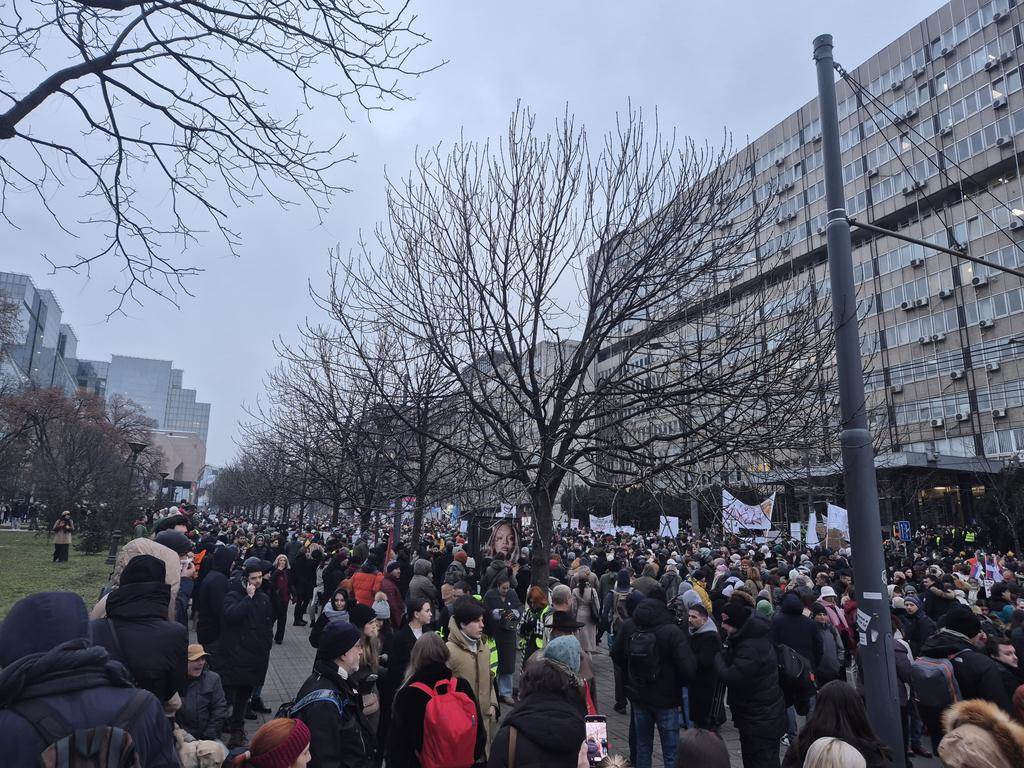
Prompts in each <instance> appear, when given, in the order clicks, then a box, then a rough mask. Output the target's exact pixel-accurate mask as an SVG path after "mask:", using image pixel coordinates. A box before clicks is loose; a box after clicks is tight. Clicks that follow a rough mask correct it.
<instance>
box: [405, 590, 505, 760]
mask: <svg viewBox="0 0 1024 768" xmlns="http://www.w3.org/2000/svg"><path fill="white" fill-rule="evenodd" d="M424 605H426V603H424ZM404 630H405V627H403V628H402V629H401V630H399V631H398V633H396V635H395V636H396V637H397V636H398V635H401V634H402V632H403V631H404ZM450 659H451V652H450V651H449V650H448V646H446V645H445V643H444V641H443V640H442V639H441V638H440V637H438V636H437V635H436V634H434V633H433V632H424V633H423V634H421V635H420V637H419V639H417V640H416V642H415V644H414V645H413V647H412V653H411V655H410V657H409V664H408V671H407V674H406V675H405V676H404V679H403V682H402V686H401V688H400V689H399V690H398V692H397V693H396V694H395V696H394V707H393V709H392V714H391V727H392V728H393V732H394V733H395V734H396V736H397V735H398V734H400V735H401V737H400V738H397V737H396V738H392V739H388V740H387V742H386V743H387V745H388V746H387V766H388V768H420V760H419V754H420V751H421V750H422V749H423V731H424V728H423V726H424V718H425V717H426V711H427V704H428V703H429V702H430V697H429V696H428V695H427V694H426V693H424V692H423V691H422V690H421V689H420V688H418V687H416V686H417V685H418V684H422V685H425V686H427V687H428V688H431V689H433V688H434V686H435V685H437V683H439V682H440V681H442V680H449V681H450V680H453V679H454V680H455V690H456V691H458V692H459V693H464V694H466V696H468V697H469V698H470V699H472V700H473V703H474V704H475V705H476V723H477V728H476V736H475V739H476V740H475V744H474V746H473V755H474V757H475V759H476V761H477V762H481V761H482V760H483V759H484V754H485V749H486V747H487V732H486V730H485V729H484V727H483V722H484V721H483V719H482V717H481V715H480V704H479V703H478V702H477V700H476V696H475V695H474V694H473V687H472V686H471V685H470V684H469V682H468V681H467V680H465V679H463V678H461V677H456V676H455V675H454V674H453V673H452V670H451V667H449V666H448V662H449V660H450ZM442 690H443V689H442Z"/></svg>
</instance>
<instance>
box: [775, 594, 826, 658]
mask: <svg viewBox="0 0 1024 768" xmlns="http://www.w3.org/2000/svg"><path fill="white" fill-rule="evenodd" d="M770 637H771V641H772V643H773V644H774V645H780V644H782V645H788V646H789V647H790V648H792V649H793V650H794V651H796V652H797V653H799V654H800V655H801V656H803V657H804V658H805V659H807V661H809V662H810V663H811V669H817V668H818V665H819V664H820V663H821V651H822V648H821V633H820V632H819V631H818V629H817V627H815V625H814V621H813V620H812V619H809V618H807V617H806V616H804V604H803V601H802V600H801V599H800V595H798V594H797V593H796V592H787V593H786V594H785V595H783V597H782V604H781V605H780V606H779V610H778V611H777V612H776V613H775V616H774V617H773V618H772V623H771V633H770Z"/></svg>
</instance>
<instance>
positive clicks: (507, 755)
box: [487, 656, 587, 768]
mask: <svg viewBox="0 0 1024 768" xmlns="http://www.w3.org/2000/svg"><path fill="white" fill-rule="evenodd" d="M519 691H520V703H519V706H517V707H516V708H515V709H514V710H512V712H511V713H509V715H508V716H507V717H506V718H505V720H504V722H503V723H502V725H501V729H500V730H499V731H498V733H497V735H496V736H495V737H494V743H493V744H492V745H491V754H490V759H489V760H488V761H487V768H509V767H510V766H512V765H513V764H514V765H515V766H516V768H576V767H577V766H578V765H580V763H581V752H583V758H582V763H583V764H584V765H585V764H586V754H585V750H586V741H585V740H586V737H587V728H586V721H585V717H586V706H585V704H584V703H583V695H582V692H581V688H580V680H579V678H578V677H577V676H575V675H573V674H572V672H571V670H569V669H568V668H567V667H566V666H565V665H563V664H559V663H558V662H555V661H552V660H551V659H546V658H543V657H541V656H535V657H534V658H533V659H531V660H530V662H529V663H528V664H527V665H526V668H525V669H524V670H523V676H522V679H521V680H520V682H519ZM513 729H515V743H514V744H513V742H512V730H513Z"/></svg>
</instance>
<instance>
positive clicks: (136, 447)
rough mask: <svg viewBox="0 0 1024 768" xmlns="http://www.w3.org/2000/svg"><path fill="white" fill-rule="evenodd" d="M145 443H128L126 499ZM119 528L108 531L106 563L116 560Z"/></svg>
mask: <svg viewBox="0 0 1024 768" xmlns="http://www.w3.org/2000/svg"><path fill="white" fill-rule="evenodd" d="M148 447H149V446H148V444H146V443H128V450H130V451H131V453H130V454H129V456H128V501H129V502H130V501H131V498H132V483H133V482H134V481H135V466H136V464H137V463H138V461H139V455H140V454H141V453H142V452H143V451H144V450H146V448H148ZM121 535H122V534H121V529H120V528H115V529H114V530H113V531H111V532H110V551H108V552H107V559H106V564H107V565H114V563H116V562H117V548H118V546H119V545H120V544H121Z"/></svg>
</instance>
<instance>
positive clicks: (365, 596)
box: [352, 571, 384, 608]
mask: <svg viewBox="0 0 1024 768" xmlns="http://www.w3.org/2000/svg"><path fill="white" fill-rule="evenodd" d="M383 583H384V574H383V573H365V572H364V571H359V572H358V573H354V574H353V575H352V594H354V595H355V598H356V602H357V603H359V604H360V605H365V606H366V607H367V608H372V607H373V596H374V595H375V594H377V593H378V592H380V591H381V589H380V587H381V584H383Z"/></svg>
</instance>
